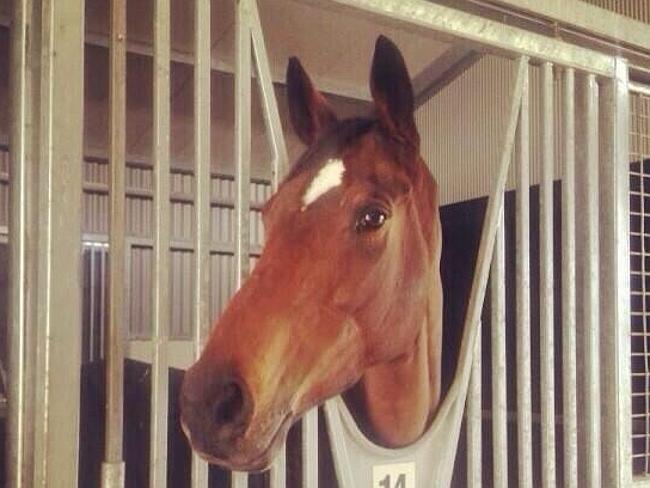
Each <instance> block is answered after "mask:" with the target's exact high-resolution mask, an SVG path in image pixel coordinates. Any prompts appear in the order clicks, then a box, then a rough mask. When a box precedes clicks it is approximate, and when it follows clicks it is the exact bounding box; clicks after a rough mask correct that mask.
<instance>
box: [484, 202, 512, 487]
mask: <svg viewBox="0 0 650 488" xmlns="http://www.w3.org/2000/svg"><path fill="white" fill-rule="evenodd" d="M505 255H506V251H505V235H504V222H503V208H501V212H500V222H499V226H498V228H497V233H496V241H495V243H494V254H493V256H492V267H491V269H490V297H491V301H492V307H491V312H492V313H491V319H490V332H491V334H490V335H491V342H492V348H491V350H492V457H493V460H494V461H493V483H494V486H495V488H500V487H502V488H505V487H506V486H508V401H507V400H508V399H507V391H506V384H507V374H508V369H507V366H506V280H505V271H506V270H505V267H506V263H505V261H506V257H505ZM479 340H480V339H478V338H477V342H478V341H479Z"/></svg>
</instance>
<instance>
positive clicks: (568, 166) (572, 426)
mask: <svg viewBox="0 0 650 488" xmlns="http://www.w3.org/2000/svg"><path fill="white" fill-rule="evenodd" d="M574 88H575V76H574V71H573V69H572V68H566V69H565V70H564V72H563V99H562V121H563V122H562V123H563V127H564V137H563V142H564V144H563V153H564V157H563V158H562V159H563V166H562V388H563V392H562V416H563V418H564V437H563V439H564V456H563V460H564V486H565V488H577V486H578V439H577V435H578V434H577V405H576V261H575V260H576V242H575V215H576V214H575V192H576V184H575V102H574Z"/></svg>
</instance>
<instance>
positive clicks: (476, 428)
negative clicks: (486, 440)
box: [467, 323, 483, 488]
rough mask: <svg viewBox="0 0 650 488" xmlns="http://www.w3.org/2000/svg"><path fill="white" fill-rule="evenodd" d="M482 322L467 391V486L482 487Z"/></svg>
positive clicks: (472, 487) (471, 487)
mask: <svg viewBox="0 0 650 488" xmlns="http://www.w3.org/2000/svg"><path fill="white" fill-rule="evenodd" d="M481 329H482V324H480V323H479V325H478V331H477V336H476V346H475V350H474V360H473V362H472V376H471V378H470V382H469V390H468V393H467V395H468V396H467V486H468V487H469V488H480V487H482V486H483V465H482V459H481V458H482V446H483V403H482V392H481V375H482V364H481V363H482V361H481V357H482V354H483V352H482V344H481V342H482V341H481Z"/></svg>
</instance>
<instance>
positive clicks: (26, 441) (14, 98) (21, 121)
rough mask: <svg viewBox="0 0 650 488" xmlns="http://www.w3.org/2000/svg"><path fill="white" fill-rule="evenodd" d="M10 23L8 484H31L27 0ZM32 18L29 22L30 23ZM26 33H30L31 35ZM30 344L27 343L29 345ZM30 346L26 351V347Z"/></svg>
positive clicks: (32, 249)
mask: <svg viewBox="0 0 650 488" xmlns="http://www.w3.org/2000/svg"><path fill="white" fill-rule="evenodd" d="M13 5H14V8H13V12H12V14H13V18H12V27H11V62H10V71H9V72H10V76H11V95H10V97H9V100H10V101H11V117H10V119H11V123H12V125H11V129H10V130H11V133H10V147H11V151H10V154H9V155H10V157H11V162H10V164H11V170H10V174H11V187H10V197H11V200H10V208H9V212H10V214H9V236H10V239H9V253H10V258H9V293H10V296H9V303H8V307H9V310H8V317H7V324H8V330H7V341H8V348H7V355H8V364H7V368H8V371H7V372H8V380H7V396H8V405H7V407H8V408H7V433H6V446H7V447H6V456H7V460H6V466H7V486H13V487H16V488H23V487H28V486H31V483H30V481H31V480H30V476H31V474H32V472H33V471H32V470H33V469H34V464H33V463H34V459H33V457H32V454H33V446H32V441H33V439H32V438H31V436H30V435H29V432H30V424H33V411H32V409H33V401H30V400H31V398H30V396H31V395H33V391H30V390H33V384H30V383H31V380H32V377H33V370H32V368H33V364H32V361H31V359H32V358H31V356H32V354H33V335H34V331H35V323H34V322H35V314H34V312H35V306H36V302H35V289H36V285H37V281H36V280H37V277H36V275H35V269H36V268H35V266H36V257H37V254H36V245H35V244H34V242H33V241H35V240H36V239H37V236H36V235H35V234H36V231H37V230H38V222H37V216H36V215H35V214H34V209H35V208H36V206H37V205H38V199H37V195H38V188H37V184H38V180H37V179H36V168H35V161H34V157H35V156H36V154H35V153H34V152H33V151H37V146H36V144H35V143H33V141H32V138H33V137H34V136H35V134H34V132H33V131H32V117H33V116H34V112H33V108H32V102H33V100H32V98H33V97H35V96H36V97H37V95H38V93H37V92H35V91H32V88H33V85H32V83H33V80H32V70H33V66H32V62H33V57H35V55H33V51H30V50H29V49H28V46H29V45H30V43H31V44H32V46H34V47H33V49H34V50H36V47H35V45H36V40H35V37H36V36H35V34H34V32H35V30H36V29H35V27H36V26H37V25H38V23H37V22H35V21H34V20H36V19H32V15H33V8H34V7H33V5H32V2H31V1H30V0H24V1H17V2H14V4H13ZM33 21H34V22H33ZM30 33H31V37H30ZM30 343H31V344H30ZM30 345H31V346H32V347H31V350H30Z"/></svg>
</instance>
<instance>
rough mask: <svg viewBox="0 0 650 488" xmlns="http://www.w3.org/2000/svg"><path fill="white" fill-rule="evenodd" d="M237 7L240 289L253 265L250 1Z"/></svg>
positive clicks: (237, 250)
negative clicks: (251, 251)
mask: <svg viewBox="0 0 650 488" xmlns="http://www.w3.org/2000/svg"><path fill="white" fill-rule="evenodd" d="M235 8H236V13H235V19H236V20H235V38H236V46H235V172H236V173H235V231H236V233H235V234H236V235H235V285H236V287H237V288H239V287H240V286H241V285H242V283H243V281H244V280H245V279H246V276H247V275H248V272H249V266H250V263H249V261H250V259H249V255H250V235H249V234H250V228H249V227H250V225H249V218H250V159H251V30H250V2H249V0H240V1H239V2H237V3H236V7H235Z"/></svg>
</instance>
